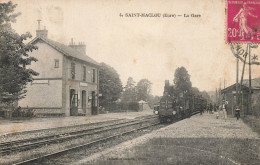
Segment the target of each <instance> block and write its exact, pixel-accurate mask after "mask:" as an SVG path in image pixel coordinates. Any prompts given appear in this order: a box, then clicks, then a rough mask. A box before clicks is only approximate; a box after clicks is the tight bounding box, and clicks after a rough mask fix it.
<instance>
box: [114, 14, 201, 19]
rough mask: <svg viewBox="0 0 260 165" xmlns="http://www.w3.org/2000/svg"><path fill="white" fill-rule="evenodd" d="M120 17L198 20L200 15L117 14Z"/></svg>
mask: <svg viewBox="0 0 260 165" xmlns="http://www.w3.org/2000/svg"><path fill="white" fill-rule="evenodd" d="M119 16H120V17H128V18H132V17H157V18H158V17H172V18H176V17H184V18H189V17H191V18H200V17H201V15H200V14H170V13H125V14H122V13H120V14H119Z"/></svg>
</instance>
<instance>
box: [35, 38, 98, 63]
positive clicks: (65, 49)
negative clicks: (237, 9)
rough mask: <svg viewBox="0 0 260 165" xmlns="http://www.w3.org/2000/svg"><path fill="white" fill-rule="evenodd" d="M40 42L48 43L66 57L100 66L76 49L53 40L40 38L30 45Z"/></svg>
mask: <svg viewBox="0 0 260 165" xmlns="http://www.w3.org/2000/svg"><path fill="white" fill-rule="evenodd" d="M38 40H42V41H44V42H45V43H47V44H48V45H50V46H51V47H53V48H54V49H56V50H57V51H59V52H61V53H62V54H64V55H65V56H68V57H73V58H76V59H79V60H82V61H85V62H88V63H90V64H94V65H96V66H100V64H99V63H98V62H96V61H95V60H93V59H92V58H90V57H89V56H87V55H86V54H84V53H82V52H79V51H77V50H76V49H73V48H71V47H69V46H67V45H64V44H61V43H59V42H56V41H53V40H51V39H48V38H45V37H40V36H39V37H36V38H34V39H33V40H32V41H31V42H30V43H31V44H33V43H35V42H37V41H38Z"/></svg>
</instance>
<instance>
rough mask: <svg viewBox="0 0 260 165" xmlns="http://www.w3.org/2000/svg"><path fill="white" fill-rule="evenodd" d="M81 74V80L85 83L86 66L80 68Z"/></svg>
mask: <svg viewBox="0 0 260 165" xmlns="http://www.w3.org/2000/svg"><path fill="white" fill-rule="evenodd" d="M82 74H83V78H82V80H83V81H86V66H83V67H82Z"/></svg>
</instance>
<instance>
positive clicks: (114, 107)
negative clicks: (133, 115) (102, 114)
mask: <svg viewBox="0 0 260 165" xmlns="http://www.w3.org/2000/svg"><path fill="white" fill-rule="evenodd" d="M102 106H103V107H104V108H105V111H109V112H125V111H127V110H132V111H138V110H139V104H138V103H137V102H130V103H109V104H105V105H102ZM103 111H104V110H103Z"/></svg>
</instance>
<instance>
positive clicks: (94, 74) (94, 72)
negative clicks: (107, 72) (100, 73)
mask: <svg viewBox="0 0 260 165" xmlns="http://www.w3.org/2000/svg"><path fill="white" fill-rule="evenodd" d="M92 71H93V75H92V82H93V83H94V82H96V69H93V70H92Z"/></svg>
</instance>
